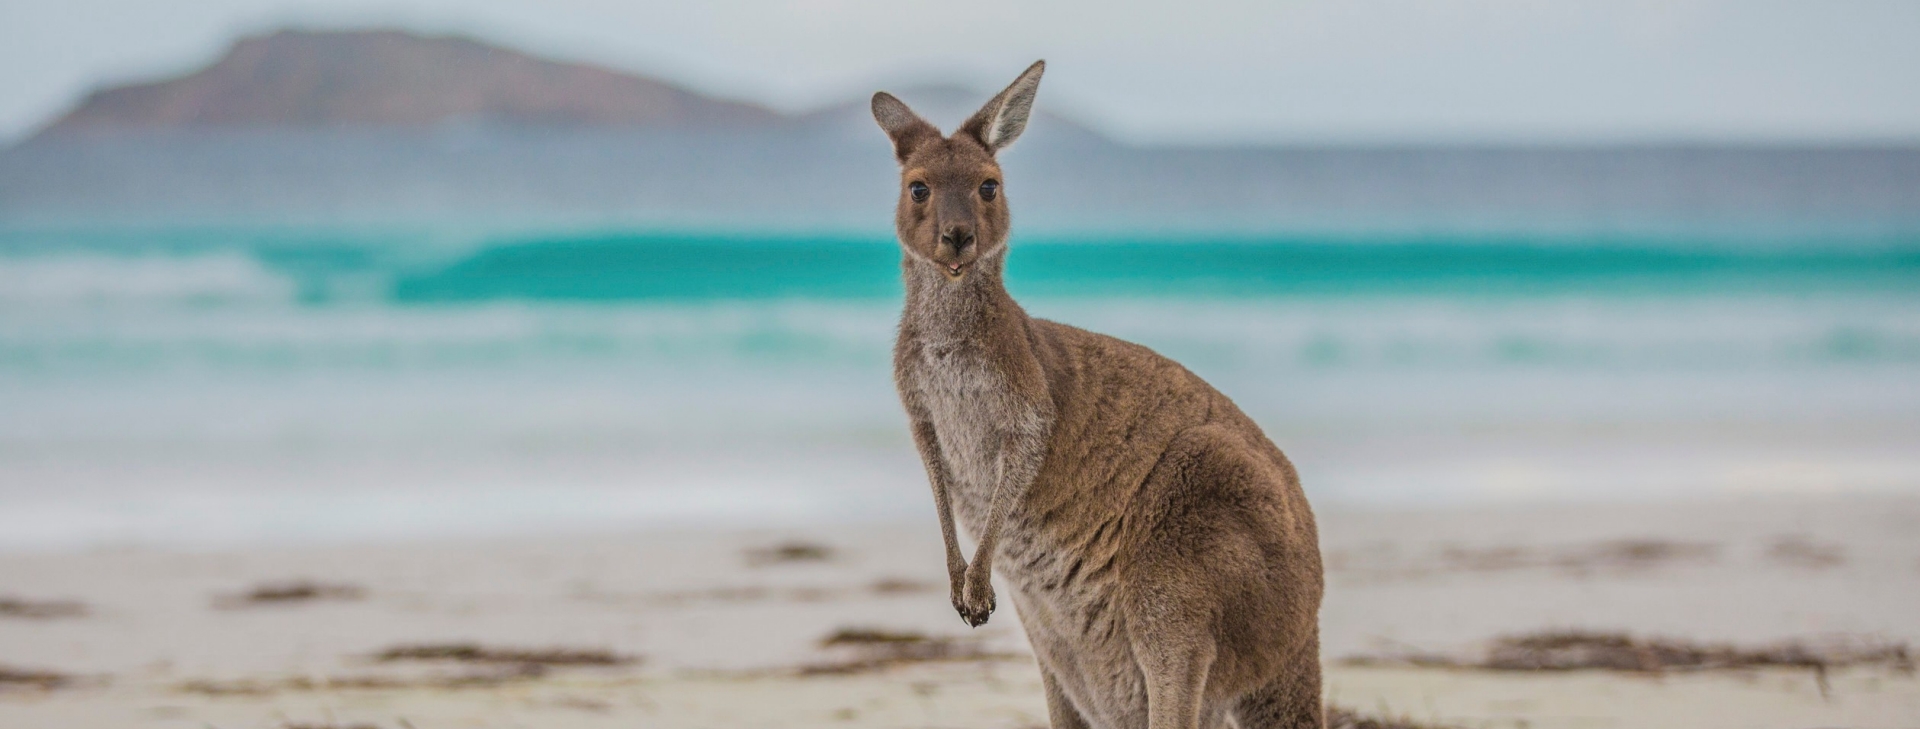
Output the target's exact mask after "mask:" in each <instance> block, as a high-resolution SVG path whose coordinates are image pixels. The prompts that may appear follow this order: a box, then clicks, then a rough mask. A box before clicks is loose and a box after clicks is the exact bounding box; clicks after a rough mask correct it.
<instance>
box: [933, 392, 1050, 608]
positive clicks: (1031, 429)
mask: <svg viewBox="0 0 1920 729" xmlns="http://www.w3.org/2000/svg"><path fill="white" fill-rule="evenodd" d="M1049 425H1050V423H1048V422H1047V420H1046V419H1045V418H1044V417H1043V416H1041V415H1040V414H1038V413H1029V414H1027V415H1025V416H1023V417H1020V418H1016V419H1015V421H1014V422H1013V423H1011V424H1010V427H1008V428H1007V429H1006V430H1003V431H1001V432H1000V433H999V436H1000V439H999V446H1000V449H999V468H998V474H997V476H998V478H997V480H996V484H995V486H994V490H993V502H992V505H991V506H990V507H989V509H988V512H987V523H986V524H985V525H984V526H982V527H981V528H980V529H981V533H980V535H979V536H980V544H979V546H978V547H977V548H975V549H974V552H973V562H972V563H971V564H969V565H967V569H966V580H965V583H966V584H965V589H964V590H963V591H962V593H961V599H962V604H960V605H957V606H956V607H957V608H959V610H960V617H961V618H963V619H965V620H966V621H967V624H968V625H972V626H974V627H979V626H980V625H982V624H984V623H986V622H987V617H988V616H990V615H992V614H993V608H994V599H993V555H994V549H996V548H997V547H998V546H999V544H1000V528H1001V527H1002V526H1004V525H1005V524H1006V521H1007V514H1008V513H1009V512H1011V511H1012V510H1013V507H1014V505H1015V504H1018V503H1020V501H1021V500H1022V499H1024V498H1026V495H1027V489H1029V488H1031V487H1032V486H1033V479H1034V477H1035V476H1038V475H1040V464H1041V462H1042V461H1043V460H1044V459H1045V458H1046V455H1047V428H1048V427H1049Z"/></svg>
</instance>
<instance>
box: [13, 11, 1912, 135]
mask: <svg viewBox="0 0 1920 729" xmlns="http://www.w3.org/2000/svg"><path fill="white" fill-rule="evenodd" d="M286 25H301V26H308V27H335V26H371V25H387V26H400V27H406V28H411V29H416V30H422V31H435V32H460V33H466V34H471V35H475V36H478V37H481V38H483V39H487V40H491V41H495V42H499V43H504V44H507V45H511V46H515V47H518V48H521V49H525V50H530V51H533V52H536V53H540V54H543V55H549V56H556V57H561V58H566V59H573V60H589V61H594V62H598V63H602V64H606V65H609V66H614V67H617V68H623V69H630V70H635V71H640V72H644V73H649V74H653V75H657V76H661V77H664V78H668V79H671V80H676V81H680V82H683V83H686V84H688V85H691V86H693V87H695V88H697V89H700V90H703V91H706V92H709V93H716V94H721V95H725V96H733V97H740V98H746V99H752V100H756V101H761V102H764V103H769V104H772V105H774V106H776V107H778V108H782V109H787V110H798V109H804V108H808V107H810V106H814V105H819V104H824V103H828V102H832V101H839V100H843V99H846V98H849V97H858V96H863V95H864V94H866V93H869V92H871V91H872V90H873V89H874V88H876V87H878V86H885V85H893V86H899V85H903V84H906V83H912V82H915V81H926V80H959V81H963V82H968V83H972V84H976V85H981V86H987V85H994V86H997V85H998V84H1000V83H1004V82H1005V81H1007V80H1010V79H1011V77H1012V76H1013V75H1014V74H1016V73H1018V72H1019V71H1020V69H1022V68H1023V67H1025V66H1026V64H1027V63H1029V62H1031V61H1032V60H1033V59H1035V58H1040V57H1045V58H1046V59H1047V60H1048V63H1049V70H1048V75H1047V80H1046V83H1045V84H1043V86H1042V91H1041V103H1042V104H1043V105H1045V106H1049V107H1051V108H1053V109H1055V110H1058V111H1063V112H1065V113H1070V114H1074V115H1077V116H1080V117H1082V118H1083V119H1085V120H1087V121H1088V122H1090V123H1092V124H1094V125H1095V126H1097V127H1100V128H1102V129H1104V130H1106V131H1108V132H1109V133H1112V134H1114V135H1115V136H1118V137H1121V138H1123V139H1127V140H1131V141H1136V142H1182V143H1184V142H1201V143H1207V142H1227V141H1260V142H1282V143H1284V142H1295V143H1314V142H1362V143H1365V142H1422V141H1467V142H1569V141H1571V142H1608V141H1646V140H1664V141H1672V140H1692V141H1769V140H1793V141H1860V140H1888V139H1895V140H1901V141H1908V142H1914V141H1920V2H1914V1H1912V0H1887V1H1885V2H1855V1H1852V0H1817V1H1813V0H1809V1H1806V2H1775V1H1773V0H1598V1H1592V2H1589V1H1586V0H1578V1H1565V2H1554V1H1552V0H1534V1H1532V2H1527V1H1523V0H1471V1H1467V0H1462V1H1446V0H1428V1H1426V2H1414V1H1406V2H1380V1H1372V0H1327V1H1307V0H1227V1H1222V2H1194V1H1192V0H1187V1H1181V2H1174V1H1169V2H1157V3H1140V2H1129V1H1127V0H1061V1H1058V2H1042V1H1035V0H1026V1H1023V2H1005V1H1002V0H976V1H971V2H963V1H949V2H941V3H916V2H908V1H906V0H741V1H738V2H728V1H724V0H672V1H668V2H659V1H656V0H384V1H380V2H374V1H371V0H165V1H163V2H156V1H155V0H0V141H7V140H12V139H16V138H18V137H19V136H21V135H23V134H25V133H28V132H30V131H31V130H32V129H33V128H35V127H37V126H38V125H39V124H41V123H43V122H44V121H45V120H46V119H47V118H48V117H50V116H52V115H54V114H56V113H58V112H59V111H61V110H62V109H65V108H67V107H68V106H70V105H71V104H73V103H74V102H75V101H76V100H77V99H78V98H79V97H80V96H81V95H82V94H84V93H85V92H86V91H87V90H88V89H90V88H93V87H95V86H98V85H100V84H102V83H107V82H113V81H124V80H129V79H140V78H149V77H153V76H157V75H169V74H176V73H181V72H185V71H188V70H191V69H193V68H195V67H197V66H199V65H201V64H204V63H207V62H209V61H211V60H212V59H213V58H214V57H216V56H217V55H218V54H219V53H220V52H221V51H222V50H223V49H224V48H225V46H226V45H227V44H228V43H229V42H231V41H232V39H233V38H234V37H235V36H237V35H240V34H246V33H254V32H260V31H264V30H268V29H272V28H276V27H281V26H286Z"/></svg>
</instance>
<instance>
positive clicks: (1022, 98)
mask: <svg viewBox="0 0 1920 729" xmlns="http://www.w3.org/2000/svg"><path fill="white" fill-rule="evenodd" d="M1046 71H1047V62H1046V61H1034V62H1033V65H1031V66H1028V67H1027V70H1026V72H1024V73H1022V74H1020V78H1016V79H1014V80H1013V83H1012V84H1011V85H1009V86H1007V89H1006V90H1005V91H1002V92H1000V95H998V96H995V97H993V100H991V101H988V102H987V105H986V106H983V107H980V110H979V111H976V112H974V113H973V118H971V119H968V120H967V122H966V123H965V124H961V125H960V131H961V132H962V133H964V134H967V135H970V136H972V137H973V138H974V139H976V140H978V141H979V142H980V144H982V145H985V146H986V148H987V151H989V152H999V151H1000V150H1003V149H1006V148H1007V145H1010V144H1013V140H1015V139H1019V138H1020V133H1021V132H1023V131H1026V129H1027V117H1028V116H1029V115H1031V114H1032V113H1033V97H1034V94H1037V93H1039V92H1040V74H1042V73H1046Z"/></svg>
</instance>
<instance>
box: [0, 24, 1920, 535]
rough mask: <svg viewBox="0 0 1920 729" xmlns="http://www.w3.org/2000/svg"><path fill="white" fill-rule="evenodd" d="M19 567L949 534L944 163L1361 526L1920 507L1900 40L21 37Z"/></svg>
mask: <svg viewBox="0 0 1920 729" xmlns="http://www.w3.org/2000/svg"><path fill="white" fill-rule="evenodd" d="M0 13H3V17H4V22H0V144H4V145H5V146H4V147H0V403H4V407H0V506H3V507H4V508H0V546H4V547H9V548H29V549H39V548H49V547H71V546H85V545H103V544H107V545H111V544H147V543H159V544H175V543H188V542H191V543H222V544H245V543H253V542H259V541H284V540H322V541H341V540H346V541H351V540H357V539H362V538H375V537H391V536H399V535H421V534H441V533H449V534H451V533H480V534H488V533H498V532H507V531H515V532H519V531H535V532H538V531H551V530H560V529H574V528H581V527H589V528H601V529H619V528H627V527H630V526H638V525H645V524H652V523H658V522H663V521H667V522H679V521H684V520H688V519H694V520H718V521H722V522H729V523H731V522H742V523H764V522H769V521H772V522H780V521H815V520H821V519H856V520H857V519H873V518H894V517H902V516H912V517H918V516H922V515H924V514H925V512H926V511H927V509H926V507H927V505H928V504H927V502H928V499H927V498H926V495H925V489H924V488H923V487H922V484H921V481H922V476H921V472H920V467H919V465H918V464H917V462H916V459H915V456H914V453H913V450H912V448H911V447H910V445H909V441H908V439H907V436H906V433H905V428H904V427H903V419H902V417H901V415H900V413H899V409H898V406H897V403H896V401H895V399H894V396H893V393H892V389H891V384H890V379H889V375H888V367H889V360H888V351H889V346H890V341H891V334H892V325H893V322H894V320H895V318H896V316H897V311H898V308H899V295H900V285H899V283H898V272H897V260H898V257H899V256H898V252H897V249H896V247H895V245H894V243H893V242H892V240H891V235H892V231H891V222H890V214H889V213H890V206H891V205H892V201H893V197H894V194H895V185H896V184H897V183H896V181H895V174H896V173H895V170H894V167H893V163H892V160H891V158H890V154H889V149H888V146H887V142H886V140H885V138H884V136H883V135H881V134H880V133H879V132H878V131H877V129H876V128H875V127H874V126H873V124H872V121H871V119H870V118H869V116H868V114H867V111H866V98H867V97H868V95H870V94H871V92H872V91H874V90H876V89H882V88H884V89H888V90H891V91H894V92H896V93H898V94H899V95H901V96H902V97H903V98H905V99H906V100H908V101H909V103H911V104H914V105H915V106H916V108H918V109H919V110H920V111H921V112H922V113H923V114H924V115H926V116H927V117H929V118H930V119H932V120H934V121H935V122H936V123H938V124H940V125H942V126H945V127H948V128H951V126H952V125H953V124H955V123H957V122H958V121H959V120H960V119H963V118H964V117H965V116H966V115H967V114H968V113H970V112H971V111H972V110H973V109H974V108H975V107H976V106H977V105H978V104H980V103H981V102H982V101H983V100H984V99H985V98H986V97H987V96H988V95H990V94H991V93H992V92H993V91H994V90H996V89H997V88H998V87H999V86H1000V85H1001V84H1003V83H1004V82H1005V81H1006V80H1007V79H1009V78H1011V76H1012V75H1013V74H1014V73H1016V72H1018V71H1019V70H1020V69H1021V68H1024V67H1025V65H1026V64H1027V63H1029V62H1031V60H1032V59H1034V58H1038V57H1045V58H1047V59H1048V60H1049V61H1050V63H1051V66H1050V73H1049V74H1048V76H1047V79H1046V82H1045V87H1044V91H1043V93H1042V94H1041V95H1040V100H1039V109H1040V111H1041V114H1040V115H1039V117H1038V118H1037V119H1036V121H1035V122H1034V123H1033V125H1032V127H1031V129H1030V132H1029V135H1030V136H1028V137H1026V138H1024V139H1023V140H1022V141H1021V144H1019V145H1018V146H1017V147H1015V148H1014V149H1012V150H1010V151H1009V152H1008V153H1007V154H1006V158H1005V160H1004V161H1005V165H1006V168H1007V177H1008V180H1007V189H1008V194H1009V195H1010V199H1011V200H1012V204H1013V209H1014V211H1015V214H1016V216H1017V220H1018V223H1017V225H1016V233H1015V236H1014V241H1013V245H1014V250H1015V253H1014V254H1013V257H1012V259H1011V263H1010V273H1009V280H1010V287H1011V289H1012V291H1013V293H1014V294H1015V295H1016V296H1017V297H1019V298H1020V299H1021V300H1022V301H1023V302H1025V303H1026V304H1027V305H1028V307H1029V308H1030V309H1031V310H1032V311H1033V312H1034V313H1036V314H1037V315H1040V316H1045V317H1052V318H1058V319H1060V320H1064V321H1067V322H1071V323H1074V324H1077V325H1081V326H1084V327H1088V328H1092V329H1095V330H1098V331H1103V332H1109V333H1112V334H1115V335H1118V336H1121V337H1124V338H1129V339H1133V340H1136V341H1139V342H1142V343H1144V344H1147V345H1149V346H1152V347H1154V348H1156V349H1158V350H1160V351H1162V352H1164V353H1166V354H1168V355H1170V356H1173V357H1175V358H1176V359H1179V360H1180V361H1182V362H1184V363H1186V364H1187V365H1188V366H1189V367H1191V368H1192V369H1194V370H1195V371H1197V372H1198V373H1199V374H1201V375H1202V376H1204V377H1207V378H1209V379H1210V380H1211V381H1212V382H1214V383H1215V384H1216V385H1218V386H1219V387H1221V388H1222V389H1223V390H1224V391H1225V392H1227V393H1228V394H1229V395H1231V396H1232V397H1234V398H1236V399H1237V400H1238V401H1239V402H1240V403H1241V404H1242V406H1243V407H1244V408H1245V409H1246V410H1248V411H1249V412H1250V413H1251V414H1252V415H1253V416H1254V417H1255V418H1257V419H1258V420H1259V422H1260V423H1261V424H1262V425H1263V426H1264V427H1265V428H1266V429H1267V430H1268V431H1269V433H1271V434H1272V436H1273V437H1274V438H1275V439H1276V440H1277V441H1278V442H1279V443H1280V444H1281V446H1282V447H1283V448H1285V449H1286V450H1287V451H1288V452H1289V453H1290V454H1292V456H1293V458H1294V459H1295V460H1297V461H1298V462H1299V465H1300V469H1301V471H1302V473H1303V474H1304V475H1305V479H1306V482H1307V484H1308V486H1309V488H1310V490H1311V492H1312V494H1313V496H1314V498H1315V499H1316V500H1317V501H1318V502H1320V503H1324V504H1360V505H1367V504H1371V505H1389V506H1391V505H1409V504H1414V505H1418V504H1432V503H1480V502H1513V501H1537V500H1550V501H1564V500H1577V501H1584V500H1618V499H1637V500H1646V499H1655V500H1660V499H1691V498H1698V497H1704V496H1712V495H1724V494H1727V493H1737V494H1749V493H1778V492H1787V493H1806V492H1819V493H1826V492H1901V493H1911V492H1912V490H1913V489H1914V488H1915V485H1916V484H1920V447H1916V445H1920V442H1917V441H1916V435H1920V93H1916V92H1915V89H1920V46H1917V45H1916V44H1914V43H1912V39H1913V37H1914V36H1915V34H1916V32H1920V10H1916V9H1915V8H1914V7H1913V6H1909V5H1906V4H1899V3H1850V2H1840V3H1826V4H1821V5H1818V6H1815V5H1809V4H1801V3H1758V2H1716V1H1710V0H1699V1H1688V2H1662V3H1615V2H1559V3H1510V2H1462V3H1394V2H1360V3H1321V2H1285V3H1264V2H1262V3H1251V2H1249V3H1233V2H1225V3H1208V4H1199V5H1192V6H1186V5H1182V6H1180V7H1174V6H1171V5H1167V6H1162V5H1153V4H1145V5H1124V4H1123V5H1117V6H1115V5H1110V4H1107V3H1091V2H1051V3H985V4H977V5H974V6H972V7H971V9H970V10H969V11H968V12H966V13H960V14H956V13H953V12H952V9H951V8H950V7H948V6H944V5H938V4H925V5H919V4H895V3H879V2H863V1H858V0H855V1H850V2H740V3H700V4H695V5H691V6H686V5H682V4H666V3H644V2H622V3H604V2H597V1H588V0H570V1H568V2H561V3H531V2H515V1H512V0H486V1H484V2H459V3H452V2H438V1H436V0H393V1H391V2H299V1H295V0H194V1H192V2H179V3H168V4H165V5H164V6H161V5H153V4H149V3H137V2H129V1H123V0H84V1H77V2H71V3H59V4H43V3H24V2H10V3H7V4H6V5H4V6H0Z"/></svg>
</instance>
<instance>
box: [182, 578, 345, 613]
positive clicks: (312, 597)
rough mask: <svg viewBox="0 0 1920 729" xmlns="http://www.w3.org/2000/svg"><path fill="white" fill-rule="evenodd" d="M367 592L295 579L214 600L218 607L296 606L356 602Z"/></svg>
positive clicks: (338, 585) (340, 585) (339, 585)
mask: <svg viewBox="0 0 1920 729" xmlns="http://www.w3.org/2000/svg"><path fill="white" fill-rule="evenodd" d="M366 595H367V591H366V590H364V589H362V588H361V587H360V586H358V585H346V584H330V583H324V582H312V581H308V580H294V581H291V582H270V583H265V584H261V585H256V586H254V588H253V589H251V590H248V591H246V592H243V593H241V594H238V595H226V596H222V597H219V598H215V599H214V606H215V607H220V608H226V609H232V608H243V607H254V606H262V605H296V604H300V603H308V602H322V601H352V600H359V599H361V598H363V597H366Z"/></svg>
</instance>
